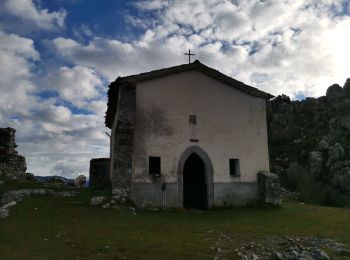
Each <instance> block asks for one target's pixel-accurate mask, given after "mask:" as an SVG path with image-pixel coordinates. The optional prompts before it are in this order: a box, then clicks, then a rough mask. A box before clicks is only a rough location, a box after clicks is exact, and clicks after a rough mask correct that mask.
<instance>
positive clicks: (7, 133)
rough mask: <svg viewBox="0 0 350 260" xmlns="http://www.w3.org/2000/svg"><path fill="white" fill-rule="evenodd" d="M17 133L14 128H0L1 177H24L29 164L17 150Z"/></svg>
mask: <svg viewBox="0 0 350 260" xmlns="http://www.w3.org/2000/svg"><path fill="white" fill-rule="evenodd" d="M15 133H16V130H15V129H13V128H10V127H7V128H0V177H1V176H6V177H9V178H12V179H24V178H26V175H25V173H26V170H27V164H26V159H25V158H24V157H23V156H21V155H18V153H17V151H16V147H17V145H16V142H15Z"/></svg>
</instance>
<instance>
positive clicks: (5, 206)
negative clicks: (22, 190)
mask: <svg viewBox="0 0 350 260" xmlns="http://www.w3.org/2000/svg"><path fill="white" fill-rule="evenodd" d="M16 204H17V203H16V201H11V202H9V203H6V204H4V205H2V206H1V208H2V209H8V208H11V207H13V206H16Z"/></svg>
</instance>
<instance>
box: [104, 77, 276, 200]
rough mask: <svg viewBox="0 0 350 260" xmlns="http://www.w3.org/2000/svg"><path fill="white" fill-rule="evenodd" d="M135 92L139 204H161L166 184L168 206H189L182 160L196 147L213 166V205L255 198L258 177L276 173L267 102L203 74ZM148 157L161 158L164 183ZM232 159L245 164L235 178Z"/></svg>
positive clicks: (135, 196) (161, 80) (148, 84)
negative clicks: (272, 163)
mask: <svg viewBox="0 0 350 260" xmlns="http://www.w3.org/2000/svg"><path fill="white" fill-rule="evenodd" d="M136 89H137V91H136V114H135V126H134V129H133V130H134V134H133V149H132V150H133V151H132V167H131V168H132V172H131V173H130V178H131V179H130V181H131V183H132V191H131V192H132V194H131V195H132V198H133V199H134V201H135V202H136V204H137V205H139V206H144V204H145V202H146V201H148V202H149V203H151V202H152V201H153V203H154V204H155V205H157V204H159V201H161V197H158V196H161V192H160V189H159V190H158V188H159V187H160V184H161V183H163V182H166V183H168V184H169V185H167V200H169V202H171V205H174V206H182V197H181V196H182V195H181V185H182V184H181V180H182V179H181V178H182V177H181V174H182V173H181V172H182V169H181V167H183V166H181V165H182V164H181V163H180V161H181V160H183V158H184V153H185V154H186V152H185V151H188V149H189V147H197V148H196V149H198V151H199V150H200V151H203V152H204V153H205V154H206V156H207V157H208V158H207V159H208V160H209V161H210V165H211V166H210V167H212V176H209V175H207V178H208V177H209V178H212V180H211V183H210V182H208V183H209V185H212V187H211V188H210V189H208V196H209V197H210V198H212V199H211V200H210V199H209V200H208V202H209V206H215V205H220V206H225V205H239V204H242V203H248V202H250V201H252V200H254V199H255V198H256V196H257V186H256V182H257V173H258V172H259V171H261V170H265V171H269V158H268V146H267V126H266V106H265V105H266V104H265V99H263V98H258V97H255V96H252V95H249V94H247V93H244V92H242V91H240V90H237V89H235V88H233V87H232V86H228V85H225V84H224V83H222V82H220V81H218V80H216V79H213V78H211V77H209V76H207V75H205V74H203V73H201V72H198V71H187V72H182V73H178V74H175V75H169V76H166V77H163V78H157V79H153V80H149V81H144V82H139V83H138V84H137V86H136ZM119 98H120V97H119ZM119 107H120V102H119ZM118 109H119V108H118ZM117 115H118V111H117ZM190 115H196V119H197V120H196V121H197V122H196V124H191V123H190V122H189V116H190ZM118 120H119V119H118V116H116V118H115V120H114V124H113V127H112V139H111V158H114V160H112V171H111V172H112V175H113V172H115V170H116V167H115V158H116V156H115V152H113V151H115V149H116V148H117V145H116V144H115V142H116V139H117V138H115V137H114V136H113V135H114V133H115V132H116V129H117V128H118V123H117V122H118ZM190 140H192V141H190ZM194 152H195V151H194ZM199 155H200V154H199ZM149 156H160V157H161V177H159V178H154V177H152V176H150V175H149V172H148V158H149ZM200 157H201V158H202V160H203V161H204V162H205V160H206V159H205V158H203V155H202V156H201V155H200ZM229 159H239V161H240V176H239V177H233V176H230V173H229ZM113 164H114V166H113ZM205 164H206V165H208V164H207V163H205ZM113 168H114V169H113ZM206 170H207V171H208V169H206ZM112 185H113V177H112ZM170 189H171V190H170ZM232 189H233V190H232ZM156 194H158V195H156ZM153 197H154V198H155V197H157V199H151V198H153ZM157 201H158V202H157ZM148 202H147V203H148Z"/></svg>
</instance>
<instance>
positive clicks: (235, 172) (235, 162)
mask: <svg viewBox="0 0 350 260" xmlns="http://www.w3.org/2000/svg"><path fill="white" fill-rule="evenodd" d="M230 175H231V176H240V175H241V173H240V169H239V159H230Z"/></svg>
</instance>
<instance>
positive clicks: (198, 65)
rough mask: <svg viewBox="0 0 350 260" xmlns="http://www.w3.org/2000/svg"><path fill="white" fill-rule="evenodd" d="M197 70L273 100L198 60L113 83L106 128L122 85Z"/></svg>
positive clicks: (112, 116)
mask: <svg viewBox="0 0 350 260" xmlns="http://www.w3.org/2000/svg"><path fill="white" fill-rule="evenodd" d="M191 70H196V71H200V72H202V73H204V74H205V75H207V76H209V77H211V78H214V79H216V80H219V81H221V82H222V83H224V84H226V85H229V86H231V87H233V88H236V89H239V90H241V91H243V92H245V93H247V94H250V95H252V96H255V97H259V98H264V99H270V98H273V95H271V94H269V93H266V92H263V91H261V90H258V89H257V88H254V87H251V86H249V85H246V84H244V83H243V82H240V81H238V80H235V79H233V78H231V77H229V76H226V75H225V74H223V73H221V72H220V71H218V70H215V69H212V68H210V67H208V66H206V65H204V64H202V63H200V62H199V61H198V60H196V61H194V62H193V63H189V64H183V65H178V66H174V67H170V68H165V69H160V70H153V71H150V72H145V73H140V74H136V75H131V76H126V77H118V78H117V79H116V81H114V82H112V83H111V84H110V85H109V90H108V104H107V107H108V108H107V111H106V116H105V123H106V126H107V127H109V128H111V127H112V123H113V119H114V115H115V112H116V108H117V102H118V91H117V90H118V88H119V86H121V85H124V84H136V85H137V83H139V82H143V81H147V80H152V79H157V78H162V77H165V76H169V75H173V74H177V73H181V72H185V71H191Z"/></svg>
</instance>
